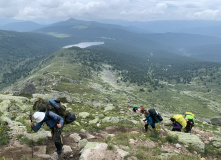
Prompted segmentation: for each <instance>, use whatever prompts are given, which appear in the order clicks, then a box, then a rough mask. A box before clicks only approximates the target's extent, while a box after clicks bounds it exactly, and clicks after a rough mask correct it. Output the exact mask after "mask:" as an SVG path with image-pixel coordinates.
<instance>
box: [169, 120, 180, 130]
mask: <svg viewBox="0 0 221 160" xmlns="http://www.w3.org/2000/svg"><path fill="white" fill-rule="evenodd" d="M170 120H171V121H172V122H173V129H172V131H178V132H181V129H182V125H181V124H180V123H178V122H177V121H176V120H175V119H174V118H170Z"/></svg>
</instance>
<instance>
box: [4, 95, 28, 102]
mask: <svg viewBox="0 0 221 160" xmlns="http://www.w3.org/2000/svg"><path fill="white" fill-rule="evenodd" d="M0 99H1V100H9V101H12V100H13V101H15V102H16V103H20V104H21V103H25V102H28V101H29V99H28V98H26V97H21V96H13V95H10V94H7V95H3V94H0Z"/></svg>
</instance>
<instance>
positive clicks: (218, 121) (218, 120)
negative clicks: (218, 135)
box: [210, 117, 221, 126]
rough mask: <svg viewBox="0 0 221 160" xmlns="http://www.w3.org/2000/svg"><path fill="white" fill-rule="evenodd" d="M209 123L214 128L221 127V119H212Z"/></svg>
mask: <svg viewBox="0 0 221 160" xmlns="http://www.w3.org/2000/svg"><path fill="white" fill-rule="evenodd" d="M210 121H211V123H212V124H214V125H216V126H221V117H213V118H211V119H210Z"/></svg>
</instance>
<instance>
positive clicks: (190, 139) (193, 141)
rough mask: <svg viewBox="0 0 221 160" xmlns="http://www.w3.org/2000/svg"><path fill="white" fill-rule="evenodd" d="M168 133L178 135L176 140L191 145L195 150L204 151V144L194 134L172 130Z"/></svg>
mask: <svg viewBox="0 0 221 160" xmlns="http://www.w3.org/2000/svg"><path fill="white" fill-rule="evenodd" d="M168 134H169V135H171V136H178V142H179V143H182V144H184V145H188V146H189V145H192V146H193V147H194V149H195V150H196V151H197V152H204V148H205V144H204V143H203V142H202V141H201V140H200V138H199V137H198V136H196V135H194V134H190V133H184V132H173V131H169V132H168Z"/></svg>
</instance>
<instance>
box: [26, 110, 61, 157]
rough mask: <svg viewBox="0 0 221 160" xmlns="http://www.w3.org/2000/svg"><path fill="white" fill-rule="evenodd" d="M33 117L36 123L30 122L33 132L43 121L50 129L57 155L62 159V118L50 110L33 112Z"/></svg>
mask: <svg viewBox="0 0 221 160" xmlns="http://www.w3.org/2000/svg"><path fill="white" fill-rule="evenodd" d="M33 117H34V119H35V120H36V125H34V123H33V122H31V123H30V126H31V127H32V130H33V131H34V132H37V131H38V130H39V129H40V128H41V126H42V125H43V123H44V122H45V123H46V124H47V126H48V127H49V128H50V129H51V132H52V137H53V140H54V143H55V147H56V148H57V154H58V157H59V159H62V157H63V156H62V147H63V142H62V136H61V130H62V128H63V127H64V119H63V118H62V117H61V116H59V115H57V114H55V113H54V112H52V111H47V112H35V113H34V114H33Z"/></svg>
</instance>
